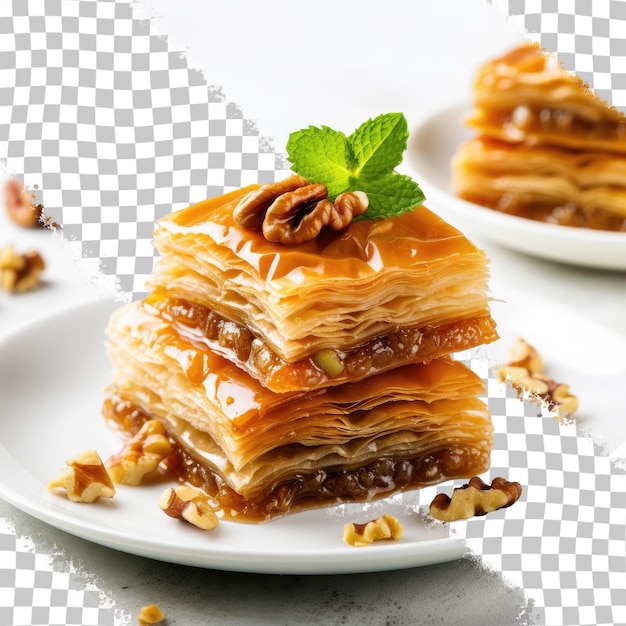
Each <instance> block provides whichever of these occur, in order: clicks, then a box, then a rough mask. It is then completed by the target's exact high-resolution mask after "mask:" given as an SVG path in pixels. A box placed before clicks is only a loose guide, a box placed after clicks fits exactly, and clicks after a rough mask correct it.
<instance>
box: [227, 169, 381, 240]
mask: <svg viewBox="0 0 626 626" xmlns="http://www.w3.org/2000/svg"><path fill="white" fill-rule="evenodd" d="M368 205H369V202H368V198H367V195H366V194H365V193H363V192H362V191H353V192H346V193H342V194H340V195H338V196H337V198H336V199H335V202H334V203H333V202H331V201H330V200H328V190H327V188H326V186H325V185H320V184H310V183H309V182H308V181H307V180H305V179H304V178H302V177H301V176H290V177H289V178H286V179H285V180H283V181H281V182H278V183H270V184H267V185H262V186H261V187H259V189H256V190H255V191H252V192H250V193H249V194H247V195H246V196H245V197H244V198H243V199H242V200H241V201H240V202H239V204H238V205H237V206H236V207H235V209H234V211H233V218H234V220H235V223H236V224H238V225H239V226H243V227H244V228H253V229H257V230H262V231H263V236H264V237H265V238H266V239H267V240H268V241H273V242H277V243H282V244H286V245H296V244H300V243H304V242H305V241H311V240H312V239H315V237H317V236H318V235H319V233H320V232H321V230H322V229H323V228H324V227H328V228H330V229H332V230H341V229H342V228H345V227H346V226H348V224H350V222H351V221H352V220H353V219H354V218H355V217H358V216H360V215H362V214H363V213H365V211H366V210H367V207H368Z"/></svg>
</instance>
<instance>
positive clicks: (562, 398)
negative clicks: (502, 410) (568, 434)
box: [498, 339, 578, 418]
mask: <svg viewBox="0 0 626 626" xmlns="http://www.w3.org/2000/svg"><path fill="white" fill-rule="evenodd" d="M509 358H510V361H509V362H508V363H506V364H505V365H503V366H501V367H500V368H499V369H498V374H499V376H500V378H501V380H503V381H505V380H509V381H510V382H511V385H512V386H513V387H514V388H515V389H516V390H517V392H518V393H519V394H520V395H521V394H522V393H523V392H524V391H525V392H527V393H528V394H529V395H530V396H531V397H534V398H538V399H540V400H542V401H543V402H545V403H546V405H547V407H548V409H550V410H554V409H555V408H556V409H557V410H558V413H559V416H560V417H562V418H565V417H569V416H570V415H572V414H573V413H574V412H575V411H576V410H577V409H578V398H577V397H576V396H574V395H572V394H571V393H570V390H569V386H568V385H566V384H564V383H557V382H555V381H554V380H553V379H552V378H550V377H549V376H546V375H545V374H544V373H543V359H542V358H541V356H540V355H539V353H538V352H537V350H535V348H534V347H533V346H531V345H530V344H529V343H527V342H526V341H524V340H523V339H518V340H517V341H516V342H515V344H514V345H513V347H512V349H511V352H510V357H509Z"/></svg>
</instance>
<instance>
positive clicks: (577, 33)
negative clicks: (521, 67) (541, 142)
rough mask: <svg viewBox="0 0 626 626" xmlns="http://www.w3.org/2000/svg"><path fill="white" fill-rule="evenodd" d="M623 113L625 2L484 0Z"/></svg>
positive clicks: (625, 88)
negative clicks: (553, 53) (553, 54)
mask: <svg viewBox="0 0 626 626" xmlns="http://www.w3.org/2000/svg"><path fill="white" fill-rule="evenodd" d="M487 1H488V2H490V3H491V4H493V5H494V6H495V7H498V8H499V9H500V10H502V11H503V12H504V13H505V14H506V15H507V16H508V19H509V20H510V21H511V22H513V23H515V24H516V25H518V26H519V27H520V28H521V30H522V31H524V32H526V33H528V36H529V38H530V39H532V40H533V41H536V42H538V43H539V44H540V45H541V46H542V47H543V48H545V49H546V50H551V51H553V52H556V53H557V57H558V59H559V61H561V63H563V67H565V69H567V70H569V71H570V72H575V73H576V74H577V75H578V76H580V77H581V78H582V79H583V80H584V81H586V82H587V84H588V85H589V86H590V87H591V88H592V89H593V90H594V91H595V92H596V93H597V94H598V96H600V97H601V98H603V99H604V100H606V101H607V102H609V103H610V104H612V105H613V106H614V107H615V108H616V109H619V110H620V111H622V112H625V113H626V0H487Z"/></svg>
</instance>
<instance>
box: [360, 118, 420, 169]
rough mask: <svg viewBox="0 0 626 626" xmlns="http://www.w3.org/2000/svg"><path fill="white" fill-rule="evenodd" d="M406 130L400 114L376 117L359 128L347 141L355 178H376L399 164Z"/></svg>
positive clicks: (404, 146)
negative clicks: (350, 148)
mask: <svg viewBox="0 0 626 626" xmlns="http://www.w3.org/2000/svg"><path fill="white" fill-rule="evenodd" d="M408 138H409V130H408V127H407V123H406V118H405V117H404V115H402V113H388V114H387V115H379V116H378V117H377V118H375V119H373V120H368V121H367V122H365V123H364V124H361V126H359V127H358V128H357V129H356V130H355V131H354V132H353V133H352V134H351V135H350V137H349V138H348V141H349V143H350V146H351V147H352V150H353V151H354V156H355V159H356V165H357V168H356V171H355V176H356V177H357V178H359V179H362V178H378V177H380V176H383V175H385V174H388V173H389V172H391V171H393V170H394V169H395V168H396V167H397V166H398V165H400V163H402V154H403V153H404V151H405V150H406V142H407V139H408Z"/></svg>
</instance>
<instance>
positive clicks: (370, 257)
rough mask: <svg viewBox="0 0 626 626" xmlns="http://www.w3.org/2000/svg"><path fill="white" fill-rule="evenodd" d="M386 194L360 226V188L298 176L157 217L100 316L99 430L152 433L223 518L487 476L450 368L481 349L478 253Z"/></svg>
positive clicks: (477, 388) (484, 442) (485, 426)
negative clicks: (130, 297)
mask: <svg viewBox="0 0 626 626" xmlns="http://www.w3.org/2000/svg"><path fill="white" fill-rule="evenodd" d="M377 119H378V118H377ZM402 119H403V118H402ZM370 123H372V122H371V121H370ZM394 176H395V175H394ZM397 176H401V175H397ZM368 184H369V183H368V180H364V182H363V183H362V186H363V187H365V188H366V189H368V190H371V189H373V188H374V189H376V190H379V189H380V187H381V184H382V183H380V182H378V181H377V182H376V186H375V187H372V186H371V185H370V186H369V187H368ZM385 184H391V185H397V184H400V185H401V186H402V189H404V190H405V191H403V197H404V198H407V197H408V196H409V195H411V194H413V197H412V199H411V200H410V202H406V203H405V204H406V206H405V208H404V210H402V211H396V213H395V214H392V215H389V216H385V215H381V213H380V212H379V213H377V216H376V217H375V218H373V219H372V218H369V217H368V209H369V208H370V207H371V206H372V205H371V204H370V198H371V199H373V202H374V205H373V206H374V207H376V203H377V202H378V201H379V198H378V197H377V195H376V193H375V192H374V191H370V193H369V194H368V193H367V192H364V191H361V190H359V189H356V190H348V191H346V192H343V193H340V194H335V193H332V192H329V189H331V185H326V184H322V183H317V182H316V183H310V182H309V180H307V179H304V178H303V177H302V176H292V177H288V178H286V179H285V180H283V181H280V182H278V183H272V184H268V185H263V186H259V185H253V186H250V187H246V188H244V189H241V190H237V191H234V192H231V193H228V194H226V195H224V196H221V197H218V198H212V199H209V200H206V201H203V202H200V203H198V204H196V205H193V206H191V207H189V208H187V209H183V210H181V211H178V212H175V213H172V214H171V215H169V216H167V217H165V218H163V219H162V220H160V222H159V223H158V224H157V227H156V230H155V239H154V241H155V245H156V247H157V249H158V250H159V252H160V260H159V262H158V264H157V265H156V267H155V270H154V272H153V275H152V277H151V279H150V281H149V289H150V293H149V295H148V296H147V297H146V298H145V299H144V300H142V301H138V302H133V303H130V304H128V305H125V306H124V307H122V308H120V309H119V310H118V311H116V312H115V313H114V315H113V316H112V318H111V320H110V324H109V328H108V341H107V347H108V354H109V357H110V359H111V362H112V364H113V380H112V384H111V385H110V387H109V388H108V391H107V398H106V401H105V406H104V414H105V417H106V418H107V419H108V420H109V422H110V423H111V424H113V425H114V426H115V427H116V428H118V429H120V430H121V431H122V432H124V433H126V434H128V435H132V434H134V433H135V432H137V431H138V430H139V429H140V428H141V426H142V424H143V423H144V422H145V421H147V420H149V419H156V420H159V421H160V422H161V423H162V424H163V425H164V426H165V429H166V431H167V433H168V435H169V437H170V439H171V441H172V444H173V450H174V452H173V454H172V455H171V456H170V457H169V458H168V459H167V460H166V461H165V465H166V466H167V468H168V469H169V470H170V471H172V472H174V473H175V474H176V475H177V476H178V478H179V479H180V480H181V481H184V482H187V483H191V484H192V485H194V486H195V487H199V488H201V489H202V490H204V491H205V492H206V493H207V494H208V495H209V496H210V497H211V501H212V504H213V506H214V508H215V509H216V511H218V513H219V514H220V515H221V516H223V517H225V518H231V519H236V520H244V521H265V520H268V519H271V518H273V517H276V516H279V515H283V514H285V513H289V512H295V511H300V510H303V509H308V508H312V507H319V506H326V505H330V504H337V503H341V502H355V501H366V500H369V499H372V498H378V497H382V496H386V495H390V494H393V493H396V492H398V491H402V490H406V489H414V488H419V487H422V486H425V485H432V484H436V483H439V482H442V481H446V480H450V479H455V478H466V477H471V476H474V475H477V474H480V473H482V472H484V471H485V470H486V469H487V468H488V467H489V459H490V452H491V446H492V437H493V434H492V433H493V429H492V424H491V419H490V416H489V412H488V411H487V408H486V406H485V404H484V402H483V401H482V400H481V399H479V396H480V395H481V394H483V393H484V388H483V382H482V380H481V379H480V378H479V377H478V376H476V374H474V373H473V372H472V371H471V370H469V369H468V368H467V367H465V366H464V365H463V364H462V363H460V362H458V361H454V360H453V359H452V355H453V353H455V352H458V351H462V350H467V349H469V348H473V347H476V346H479V345H481V344H485V343H490V342H492V341H494V340H495V339H497V333H496V329H495V324H494V321H493V319H492V318H491V315H490V311H489V297H488V285H487V280H488V263H487V259H486V258H485V255H484V253H483V252H482V251H481V250H479V249H477V248H476V247H475V246H474V245H473V244H472V243H471V242H470V241H468V240H467V239H466V238H465V237H464V236H463V235H462V234H461V233H460V232H459V231H458V230H456V229H455V228H453V227H452V226H450V225H449V224H447V223H446V222H444V221H443V220H441V219H440V218H439V217H437V216H436V215H435V214H433V213H432V212H430V211H429V210H428V209H427V208H425V207H424V206H423V205H421V199H420V198H418V201H416V200H415V197H417V196H418V195H419V194H417V192H415V190H414V188H413V187H412V186H411V185H409V184H408V183H406V184H405V181H404V180H401V179H396V178H394V177H393V176H392V180H390V181H387V183H385ZM412 185H414V183H412ZM396 197H397V196H396ZM394 202H395V203H398V202H401V199H400V200H396V201H394ZM384 203H385V201H384V200H381V205H384ZM277 225H278V228H276V226H277Z"/></svg>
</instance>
